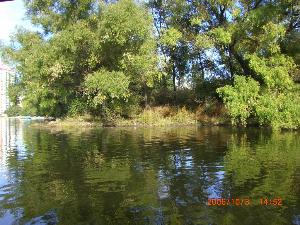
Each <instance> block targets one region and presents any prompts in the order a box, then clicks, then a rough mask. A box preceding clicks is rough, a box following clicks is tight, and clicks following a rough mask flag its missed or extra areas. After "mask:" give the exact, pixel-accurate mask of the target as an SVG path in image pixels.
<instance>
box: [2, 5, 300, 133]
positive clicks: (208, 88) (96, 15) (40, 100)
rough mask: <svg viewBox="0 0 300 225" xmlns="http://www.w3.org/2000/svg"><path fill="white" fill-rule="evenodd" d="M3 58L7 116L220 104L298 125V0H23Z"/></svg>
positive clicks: (267, 121)
mask: <svg viewBox="0 0 300 225" xmlns="http://www.w3.org/2000/svg"><path fill="white" fill-rule="evenodd" d="M25 5H26V8H27V15H28V17H29V18H30V20H31V22H32V23H33V24H34V25H36V26H37V27H38V31H36V32H33V31H29V30H26V29H18V30H17V31H16V33H15V35H14V37H13V39H12V42H11V45H10V46H6V47H4V53H5V54H4V55H5V57H6V59H7V60H8V61H9V62H11V63H12V64H13V65H14V66H15V67H16V70H17V71H18V74H19V80H18V82H17V84H16V85H13V86H11V87H10V89H9V95H10V99H11V100H12V102H13V103H14V105H13V106H12V108H11V109H10V111H11V112H15V113H18V111H19V110H20V109H18V103H19V101H20V99H22V109H21V110H22V112H23V113H25V114H30V115H48V116H55V117H62V116H76V115H82V114H90V115H93V116H96V117H101V118H106V117H108V116H109V117H110V118H112V117H114V116H121V117H124V118H130V117H134V115H136V114H137V113H139V111H140V110H141V109H143V108H144V107H145V106H148V105H149V106H157V105H173V106H186V107H189V108H196V107H197V105H199V104H203V103H204V102H209V101H214V102H216V101H217V102H219V104H222V102H223V103H224V105H225V107H226V109H227V112H228V114H229V116H230V118H231V120H232V122H233V123H235V124H242V125H246V124H247V123H248V122H249V121H255V123H257V124H260V125H271V126H272V127H274V128H298V127H299V126H300V87H299V84H298V83H299V82H300V75H299V63H300V33H299V29H300V19H299V18H300V3H299V1H297V0H247V1H244V0H203V1H202V0H201V1H188V0H169V1H161V0H149V1H147V2H142V3H141V2H135V1H133V0H120V1H107V0H106V1H96V0H77V1H76V0H74V1H62V0H54V1H53V0H25Z"/></svg>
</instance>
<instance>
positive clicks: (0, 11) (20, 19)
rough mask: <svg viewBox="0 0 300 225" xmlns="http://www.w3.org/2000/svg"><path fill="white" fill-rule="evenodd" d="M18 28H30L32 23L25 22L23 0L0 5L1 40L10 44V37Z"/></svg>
mask: <svg viewBox="0 0 300 225" xmlns="http://www.w3.org/2000/svg"><path fill="white" fill-rule="evenodd" d="M16 26H24V27H26V28H30V27H31V25H30V22H29V21H28V20H25V8H24V3H23V0H14V1H8V2H1V3H0V40H1V41H2V42H4V43H8V42H9V36H10V34H11V33H13V32H14V31H15V27H16Z"/></svg>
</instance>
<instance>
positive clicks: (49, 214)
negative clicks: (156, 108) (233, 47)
mask: <svg viewBox="0 0 300 225" xmlns="http://www.w3.org/2000/svg"><path fill="white" fill-rule="evenodd" d="M29 124H30V123H27V122H22V121H19V120H14V119H11V120H8V119H3V118H2V119H1V118H0V132H1V134H0V224H66V225H73V224H84V225H85V224H172V225H173V224H199V225H200V224H207V225H209V224H210V225H212V224H218V225H226V224H228V225H234V224H237V225H242V224H249V225H250V224H251V225H253V224H257V225H259V224H276V225H280V224H300V135H299V134H300V133H299V132H281V133H271V132H270V131H266V130H262V129H254V128H252V129H242V130H241V129H230V128H220V127H212V128H203V127H197V126H191V127H177V128H176V127H169V128H105V129H77V130H75V129H74V130H65V131H58V130H47V129H40V128H32V127H29ZM210 198H224V199H230V200H231V199H249V200H250V204H249V205H235V204H232V203H230V204H229V205H227V204H226V205H225V206H218V205H216V206H209V205H208V199H210ZM261 198H264V199H265V198H268V199H275V198H276V199H278V198H280V199H282V206H278V205H276V204H275V205H274V204H270V205H267V206H266V205H261V202H260V199H261ZM273 203H274V202H273Z"/></svg>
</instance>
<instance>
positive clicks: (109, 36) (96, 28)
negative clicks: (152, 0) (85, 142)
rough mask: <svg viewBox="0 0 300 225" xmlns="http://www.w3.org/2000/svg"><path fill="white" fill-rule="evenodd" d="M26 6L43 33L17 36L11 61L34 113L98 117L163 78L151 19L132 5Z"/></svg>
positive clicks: (60, 3)
mask: <svg viewBox="0 0 300 225" xmlns="http://www.w3.org/2000/svg"><path fill="white" fill-rule="evenodd" d="M26 6H27V10H28V14H29V16H30V18H31V20H32V22H33V23H34V24H36V25H41V27H42V28H43V30H42V33H39V32H32V31H27V30H24V29H20V30H18V31H17V32H16V34H15V38H14V44H13V45H12V46H10V47H8V48H6V55H7V57H8V58H9V60H10V61H12V62H13V63H14V64H15V65H16V69H17V70H18V71H19V73H20V74H21V80H20V85H22V87H23V89H21V90H20V93H19V96H24V99H23V103H24V104H23V105H24V107H25V109H26V110H27V112H28V113H30V114H34V115H35V114H38V115H51V116H62V115H66V114H68V112H69V111H72V113H83V112H82V111H85V112H89V113H93V114H95V115H99V114H100V111H101V109H102V108H103V103H104V102H108V101H110V102H109V103H110V104H106V107H109V106H110V107H112V108H113V102H114V101H115V100H116V98H118V99H119V100H120V97H121V96H122V100H123V102H124V104H125V101H127V100H128V98H129V96H142V95H143V90H144V92H145V91H148V89H149V88H151V86H152V85H153V82H154V80H155V79H157V77H158V73H157V72H156V71H157V70H156V57H155V43H154V39H153V35H152V27H151V24H152V20H151V17H150V15H148V14H147V12H146V9H145V8H144V6H142V5H140V4H137V3H134V2H133V1H131V0H121V1H118V2H116V3H105V4H104V3H99V4H97V1H85V0H83V1H76V2H65V1H59V0H58V1H46V2H43V3H42V2H41V1H39V0H32V1H26ZM14 46H17V47H14ZM118 87H120V88H119V89H116V88H118ZM100 90H101V91H100ZM121 90H122V93H120V91H121ZM116 91H117V92H116ZM90 100H91V101H90ZM92 103H95V104H92ZM135 104H138V102H135ZM84 107H85V108H86V109H85V110H83V108H84Z"/></svg>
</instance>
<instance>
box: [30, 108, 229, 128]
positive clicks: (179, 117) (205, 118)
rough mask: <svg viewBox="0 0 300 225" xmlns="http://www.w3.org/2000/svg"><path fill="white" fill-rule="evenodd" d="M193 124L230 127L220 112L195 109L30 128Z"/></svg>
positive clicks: (66, 120) (66, 121) (155, 110)
mask: <svg viewBox="0 0 300 225" xmlns="http://www.w3.org/2000/svg"><path fill="white" fill-rule="evenodd" d="M196 124H200V125H206V126H215V125H226V124H230V119H229V118H228V117H227V116H226V113H225V110H224V109H223V108H214V109H210V110H207V108H204V107H198V108H197V109H196V110H188V109H186V108H185V107H182V108H174V107H170V106H160V107H152V108H147V109H144V110H143V111H142V112H140V113H139V114H137V115H136V116H133V117H131V118H123V117H112V118H106V119H101V118H97V117H92V116H90V115H83V116H75V117H66V118H61V119H56V120H55V121H45V122H42V123H37V124H33V126H45V127H50V128H61V129H63V128H73V127H85V128H89V127H164V126H186V125H196Z"/></svg>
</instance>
